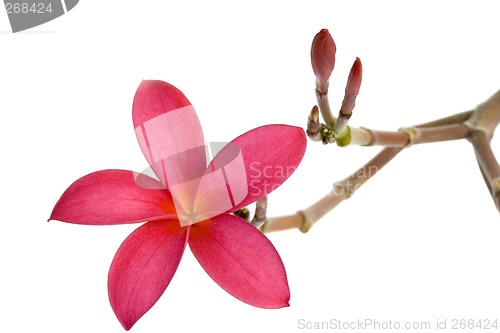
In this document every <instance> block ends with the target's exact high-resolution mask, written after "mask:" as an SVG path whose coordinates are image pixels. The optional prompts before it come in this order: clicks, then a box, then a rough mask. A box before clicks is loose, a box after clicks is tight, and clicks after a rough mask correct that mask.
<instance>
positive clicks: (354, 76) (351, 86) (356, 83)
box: [345, 58, 363, 98]
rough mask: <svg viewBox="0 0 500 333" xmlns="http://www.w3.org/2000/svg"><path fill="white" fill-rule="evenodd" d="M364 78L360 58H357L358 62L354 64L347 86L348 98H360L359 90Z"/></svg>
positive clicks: (346, 94) (346, 93)
mask: <svg viewBox="0 0 500 333" xmlns="http://www.w3.org/2000/svg"><path fill="white" fill-rule="evenodd" d="M362 76H363V66H362V65H361V60H360V59H359V58H356V61H354V64H352V67H351V72H350V73H349V78H348V79H347V85H346V87H345V96H346V97H348V98H356V96H358V93H359V88H360V87H361V78H362Z"/></svg>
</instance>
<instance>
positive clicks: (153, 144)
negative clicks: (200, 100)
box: [132, 81, 206, 184]
mask: <svg viewBox="0 0 500 333" xmlns="http://www.w3.org/2000/svg"><path fill="white" fill-rule="evenodd" d="M132 118H133V122H134V128H135V134H136V136H137V140H138V141H139V145H140V147H141V149H142V152H143V153H144V156H145V157H146V159H147V161H148V163H149V165H150V166H151V168H152V169H153V171H154V172H155V174H156V175H157V177H158V178H159V179H160V180H161V182H162V183H163V184H168V183H170V184H171V183H179V182H183V181H185V180H186V179H193V178H196V177H199V176H200V175H202V174H203V172H204V169H205V167H206V153H205V147H204V140H203V132H202V130H201V125H200V122H199V120H198V116H197V115H196V112H195V110H194V108H193V106H192V105H191V103H190V102H189V100H188V99H187V98H186V96H184V94H183V93H182V92H181V91H180V90H179V89H177V88H176V87H174V86H172V85H170V84H168V83H166V82H163V81H142V83H141V85H140V86H139V88H138V89H137V92H136V94H135V97H134V105H133V110H132ZM167 178H168V179H167Z"/></svg>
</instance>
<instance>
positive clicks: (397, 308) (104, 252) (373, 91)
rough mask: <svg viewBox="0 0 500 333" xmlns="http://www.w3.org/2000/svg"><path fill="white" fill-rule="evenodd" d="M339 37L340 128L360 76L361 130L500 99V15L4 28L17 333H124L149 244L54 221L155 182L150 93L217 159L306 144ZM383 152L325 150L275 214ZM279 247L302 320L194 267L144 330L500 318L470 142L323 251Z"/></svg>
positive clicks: (355, 218)
mask: <svg viewBox="0 0 500 333" xmlns="http://www.w3.org/2000/svg"><path fill="white" fill-rule="evenodd" d="M321 28H328V29H329V30H330V32H331V33H332V35H333V37H334V38H335V40H336V43H337V62H336V68H335V71H334V74H333V76H332V86H331V101H332V107H333V108H334V109H337V108H338V107H339V106H340V101H341V98H342V92H343V89H344V85H345V82H346V79H347V74H348V71H349V69H350V66H351V64H352V62H353V61H354V59H355V57H356V56H358V57H360V58H361V60H362V62H363V66H364V78H363V85H362V88H361V93H360V95H359V97H358V101H357V107H356V109H355V113H354V116H353V118H352V119H351V122H352V124H353V125H355V126H365V127H369V128H376V129H385V130H393V129H397V128H399V127H402V126H406V125H411V124H414V123H420V122H424V121H428V120H432V119H435V118H439V117H443V116H446V115H449V114H452V113H455V112H460V111H465V110H468V109H471V108H473V107H475V106H476V105H477V104H478V103H481V102H482V101H484V100H485V99H487V98H488V97H489V96H490V95H492V94H493V93H494V92H495V91H496V90H497V89H499V88H500V47H499V43H498V40H499V38H500V37H499V33H500V20H499V19H498V10H497V6H496V5H495V2H485V1H476V2H474V4H472V2H470V5H462V4H459V3H458V2H456V1H453V2H444V1H443V2H439V3H438V2H436V1H427V2H426V1H418V2H417V1H414V2H404V4H403V2H396V1H392V2H388V1H373V2H370V1H349V2H347V1H345V2H340V1H335V2H333V1H286V2H285V1H276V2H273V3H271V1H251V2H250V1H227V2H221V1H152V0H142V1H134V2H132V1H95V0H82V1H80V3H79V4H78V5H77V6H76V7H75V8H74V9H73V10H72V11H70V12H69V13H68V14H66V15H65V16H63V17H60V18H59V19H56V20H54V21H52V22H49V23H47V24H45V25H42V26H39V27H36V28H34V29H31V30H29V31H27V32H24V33H18V34H12V33H10V32H9V29H10V27H9V23H8V19H7V15H6V14H2V13H0V31H2V33H1V34H0V47H1V55H0V112H1V114H0V117H1V120H0V122H1V124H2V130H1V131H0V142H1V146H0V147H1V156H2V163H1V164H0V170H1V174H2V175H3V177H4V178H3V181H2V183H1V184H0V191H1V202H2V203H1V206H0V207H1V229H0V274H1V275H0V331H1V332H122V331H123V329H122V327H121V325H120V324H119V322H118V321H117V320H116V318H115V316H114V314H113V312H112V310H111V307H110V306H109V302H108V297H107V288H106V283H107V273H108V268H109V264H110V262H111V260H112V258H113V256H114V254H115V251H116V249H117V248H118V247H119V245H120V244H121V242H122V241H123V240H124V239H125V237H126V236H127V235H128V234H129V233H130V232H131V231H132V230H134V229H135V228H136V227H137V226H136V225H127V226H110V227H89V226H79V225H72V224H65V223H61V222H50V223H47V222H46V220H47V218H48V217H49V215H50V212H51V210H52V207H53V206H54V204H55V203H56V201H57V199H58V198H59V196H60V195H61V194H62V193H63V191H64V190H65V189H66V188H67V186H69V185H70V184H71V183H72V182H73V181H74V180H76V179H77V178H79V177H81V176H83V175H85V174H87V173H90V172H92V171H96V170H100V169H106V168H121V169H129V170H136V171H140V170H143V169H144V168H145V167H146V164H145V163H146V162H145V159H144V158H143V156H142V154H141V151H140V149H139V146H138V144H137V143H136V139H135V135H134V131H133V126H132V119H131V105H132V99H133V96H134V93H135V90H136V89H137V87H138V85H139V83H140V81H141V80H142V79H161V80H165V81H168V82H170V83H172V84H174V85H175V86H177V87H178V88H180V89H181V90H182V91H183V92H184V93H185V94H186V96H187V97H188V98H189V99H190V100H191V102H192V103H193V105H194V106H195V108H196V109H197V112H198V116H199V118H200V120H201V123H202V126H203V128H204V133H205V138H206V139H207V140H210V141H225V140H231V139H232V138H234V137H236V136H237V135H239V134H241V133H243V132H244V131H246V130H249V129H251V128H254V127H257V126H259V125H263V124H270V123H286V124H291V125H298V126H302V125H304V124H305V122H306V118H307V115H308V112H309V110H310V108H311V107H312V106H313V105H314V104H315V102H316V101H315V96H314V76H313V74H312V70H311V68H310V59H309V51H310V44H311V41H312V38H313V36H314V34H315V33H316V32H318V31H319V30H320V29H321ZM188 132H189V129H186V135H188ZM499 144H500V142H499V141H498V139H494V149H495V150H496V151H497V152H498V153H500V146H499ZM378 150H379V148H364V147H350V148H346V149H341V148H338V147H336V146H334V145H330V146H326V147H324V146H322V145H321V144H313V143H309V144H308V150H307V152H306V155H305V157H304V161H303V163H302V165H301V166H300V167H299V169H298V170H297V172H296V174H294V175H293V176H292V177H291V178H290V180H289V181H288V182H287V183H286V184H285V185H283V187H282V188H280V189H278V190H277V191H276V192H274V193H273V194H272V195H271V197H270V207H269V212H270V215H280V214H287V213H293V212H295V211H297V210H299V209H301V208H305V207H307V206H308V205H309V204H311V203H312V202H313V201H314V200H315V198H319V197H320V196H322V195H323V194H325V193H326V192H328V191H329V189H330V186H331V185H332V184H333V182H334V181H336V180H339V179H342V178H343V177H345V176H347V175H348V174H349V173H350V172H353V171H354V170H355V169H356V168H357V167H359V166H361V165H362V164H363V163H364V162H365V161H367V160H368V159H369V158H371V156H373V155H374V154H375V153H376V152H377V151H378ZM269 237H270V239H271V241H272V242H273V243H274V245H275V246H276V248H277V249H278V251H279V253H280V254H281V256H282V258H283V261H284V263H285V267H286V268H287V273H288V278H289V283H290V288H291V295H292V296H291V306H290V307H289V308H286V309H280V310H262V309H257V308H253V307H251V306H249V305H246V304H243V303H241V302H239V301H237V300H236V299H234V298H233V297H232V296H230V295H228V294H226V293H225V292H224V291H223V290H221V289H220V287H218V286H217V285H216V284H215V283H214V282H212V280H211V279H210V278H209V277H208V276H207V275H206V274H205V273H204V271H203V270H202V269H201V267H200V266H199V264H198V263H197V262H196V260H195V259H194V258H193V256H192V254H191V253H190V252H189V250H187V251H186V253H185V255H184V258H183V260H182V262H181V265H180V267H179V269H178V271H177V273H176V276H175V277H174V279H173V280H172V283H171V284H170V286H169V287H168V289H167V291H166V292H165V294H164V295H163V296H162V298H161V299H160V301H159V302H158V303H157V304H156V305H155V306H154V307H153V308H152V310H151V311H149V312H148V313H147V314H146V315H145V316H144V317H143V318H142V319H141V320H140V321H139V322H138V323H137V324H136V325H135V326H134V328H133V329H132V331H135V332H187V331H190V332H191V331H215V330H217V331H219V332H300V331H304V330H300V329H299V327H298V321H299V319H304V320H306V321H328V320H330V319H339V320H343V321H344V320H345V321H348V320H356V319H357V318H361V319H364V318H373V319H377V320H379V321H388V320H392V321H393V322H394V321H399V322H405V321H430V322H432V323H433V324H434V323H435V321H436V320H437V319H440V320H444V319H448V327H449V326H450V324H451V323H450V320H451V319H453V318H458V319H462V318H464V319H468V318H475V319H495V318H499V317H500V311H499V310H500V268H499V263H500V219H499V216H498V213H497V211H496V210H495V207H494V205H493V203H492V200H491V198H490V196H489V194H488V192H487V190H486V187H485V185H484V182H483V180H482V178H481V176H480V173H479V171H478V168H477V165H476V161H475V159H474V157H473V152H472V149H471V147H470V145H469V144H468V143H467V142H465V141H463V142H452V143H439V144H432V145H430V144H429V145H425V146H418V147H412V148H410V149H409V150H408V151H405V152H403V153H402V154H401V155H400V156H398V157H397V158H396V159H395V160H394V161H393V162H391V163H390V164H389V165H388V166H387V168H385V169H383V170H382V171H381V172H380V174H378V175H377V176H376V177H375V178H374V179H372V180H371V181H370V182H368V183H367V184H366V186H365V187H363V188H362V189H361V190H360V191H359V192H358V193H357V194H355V196H354V197H352V198H351V199H349V200H348V201H347V202H344V203H342V204H341V205H340V206H338V207H337V208H336V209H335V210H334V211H333V212H331V213H330V214H329V215H327V216H326V217H325V218H324V219H323V220H321V221H320V222H319V223H318V224H317V225H316V226H314V228H313V229H312V230H311V231H310V232H309V233H308V234H301V233H300V232H298V231H296V230H292V231H287V232H283V233H279V234H271V235H269ZM499 324H500V322H499ZM332 331H333V330H332Z"/></svg>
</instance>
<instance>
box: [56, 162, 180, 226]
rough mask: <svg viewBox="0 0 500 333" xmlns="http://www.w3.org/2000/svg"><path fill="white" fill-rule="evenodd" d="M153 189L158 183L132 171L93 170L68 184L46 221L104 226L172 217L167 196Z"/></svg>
mask: <svg viewBox="0 0 500 333" xmlns="http://www.w3.org/2000/svg"><path fill="white" fill-rule="evenodd" d="M155 186H156V188H160V186H161V184H160V183H159V182H158V181H156V180H154V179H153V178H150V177H148V176H145V175H139V174H137V173H134V172H132V171H126V170H103V171H97V172H94V173H91V174H89V175H87V176H84V177H82V178H80V179H78V180H77V181H75V182H74V183H73V184H71V186H70V187H69V188H68V189H67V190H66V191H65V192H64V193H63V195H62V196H61V198H60V199H59V201H58V202H57V203H56V205H55V207H54V210H53V211H52V214H51V216H50V219H51V220H59V221H63V222H70V223H77V224H99V225H106V224H121V223H135V222H143V221H147V220H154V219H156V220H157V219H161V218H163V219H165V218H175V217H176V215H175V208H174V205H173V202H172V198H171V196H170V194H169V193H168V191H167V190H165V189H154V188H155Z"/></svg>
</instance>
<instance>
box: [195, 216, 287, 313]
mask: <svg viewBox="0 0 500 333" xmlns="http://www.w3.org/2000/svg"><path fill="white" fill-rule="evenodd" d="M189 247H190V248H191V251H192V252H193V254H194V255H195V257H196V259H198V261H199V262H200V264H201V266H202V267H203V268H204V269H205V271H206V272H207V274H208V275H210V277H211V278H212V279H213V280H214V281H215V282H217V284H219V286H221V287H222V288H223V289H224V290H226V291H227V292H228V293H229V294H231V295H233V296H234V297H236V298H238V299H239V300H241V301H243V302H245V303H248V304H250V305H253V306H257V307H261V308H281V307H285V306H288V305H289V304H288V301H289V300H290V290H289V288H288V282H287V278H286V272H285V267H284V266H283V262H282V261H281V258H280V256H279V254H278V252H276V249H275V248H274V246H273V245H272V244H271V242H270V241H269V240H268V239H267V238H266V236H264V235H263V234H262V233H261V232H260V231H258V230H257V229H256V228H255V227H253V226H252V225H251V224H249V223H247V222H245V221H243V220H241V219H239V218H237V217H234V216H232V215H229V214H222V215H219V216H217V217H214V218H212V219H211V220H207V221H204V222H200V223H197V224H194V225H192V226H191V232H190V235H189Z"/></svg>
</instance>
